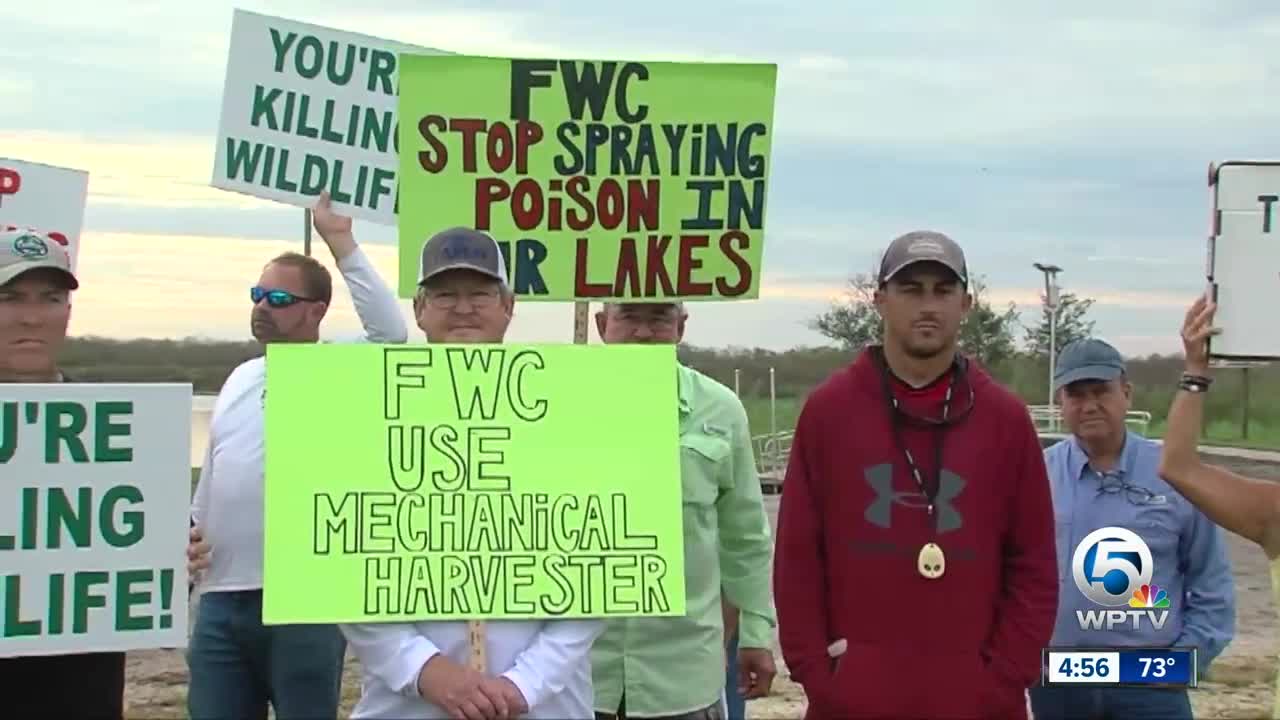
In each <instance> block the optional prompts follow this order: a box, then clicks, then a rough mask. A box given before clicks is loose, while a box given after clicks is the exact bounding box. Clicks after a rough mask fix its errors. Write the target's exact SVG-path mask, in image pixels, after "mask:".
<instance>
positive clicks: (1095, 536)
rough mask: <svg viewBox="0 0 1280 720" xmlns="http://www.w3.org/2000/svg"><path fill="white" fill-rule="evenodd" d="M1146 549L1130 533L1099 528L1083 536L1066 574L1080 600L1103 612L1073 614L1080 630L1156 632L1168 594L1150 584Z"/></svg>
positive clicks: (1166, 612)
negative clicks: (1150, 629)
mask: <svg viewBox="0 0 1280 720" xmlns="http://www.w3.org/2000/svg"><path fill="white" fill-rule="evenodd" d="M1154 569H1155V568H1154V566H1153V565H1152V562H1151V548H1149V547H1147V544H1146V543H1145V542H1143V540H1142V538H1141V537H1139V536H1138V535H1137V533H1134V532H1133V531H1131V530H1126V529H1124V528H1118V527H1105V528H1099V529H1097V530H1094V531H1093V532H1091V533H1089V534H1088V535H1087V536H1086V537H1085V539H1084V540H1082V541H1081V542H1080V544H1079V545H1077V546H1076V552H1075V555H1074V556H1073V557H1072V558H1071V573H1072V575H1074V576H1075V581H1076V587H1077V588H1079V589H1080V592H1081V593H1083V594H1084V596H1085V597H1086V598H1088V599H1089V600H1090V601H1092V602H1093V603H1095V604H1098V605H1102V606H1104V607H1107V608H1120V607H1126V606H1127V607H1128V608H1129V609H1128V610H1120V609H1111V610H1077V611H1076V621H1077V622H1079V624H1080V629H1081V630H1104V629H1105V630H1112V629H1115V628H1116V627H1124V626H1130V627H1132V628H1133V629H1134V630H1139V629H1141V628H1142V627H1143V625H1144V624H1149V625H1150V626H1151V627H1153V628H1155V629H1156V630H1159V629H1161V628H1163V627H1164V624H1165V621H1167V620H1168V619H1169V610H1168V607H1169V594H1168V593H1167V592H1165V591H1164V590H1163V589H1161V588H1160V586H1159V585H1153V584H1151V574H1152V572H1153V570H1154Z"/></svg>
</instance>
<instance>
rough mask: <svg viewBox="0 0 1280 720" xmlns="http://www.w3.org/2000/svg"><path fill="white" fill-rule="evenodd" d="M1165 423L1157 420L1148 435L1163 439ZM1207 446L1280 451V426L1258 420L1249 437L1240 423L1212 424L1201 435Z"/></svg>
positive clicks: (1252, 423) (1254, 422)
mask: <svg viewBox="0 0 1280 720" xmlns="http://www.w3.org/2000/svg"><path fill="white" fill-rule="evenodd" d="M1164 431H1165V421H1164V420H1163V419H1161V420H1157V421H1155V422H1153V423H1152V424H1151V428H1150V430H1148V432H1147V435H1148V436H1149V437H1163V436H1164ZM1200 437H1201V438H1203V440H1202V442H1203V443H1204V444H1206V445H1226V446H1230V447H1239V448H1252V449H1255V450H1280V424H1277V423H1269V424H1267V423H1262V422H1259V421H1257V420H1254V421H1251V422H1250V423H1249V437H1247V438H1246V437H1244V436H1243V434H1242V433H1241V427H1240V423H1239V422H1238V421H1236V422H1233V421H1229V420H1215V421H1213V422H1210V423H1209V424H1208V426H1207V427H1206V428H1205V430H1204V432H1203V433H1201V435H1200Z"/></svg>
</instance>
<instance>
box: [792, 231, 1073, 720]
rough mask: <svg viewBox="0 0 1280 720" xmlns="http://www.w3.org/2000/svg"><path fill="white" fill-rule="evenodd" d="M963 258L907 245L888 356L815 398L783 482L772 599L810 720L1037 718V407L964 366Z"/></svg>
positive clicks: (1045, 597)
mask: <svg viewBox="0 0 1280 720" xmlns="http://www.w3.org/2000/svg"><path fill="white" fill-rule="evenodd" d="M968 277H969V276H968V269H967V266H966V263H965V257H964V253H963V252H962V251H961V249H960V246H959V245H957V244H956V243H955V242H954V241H953V240H952V239H951V238H949V237H947V236H946V235H943V234H941V233H937V232H927V231H920V232H912V233H908V234H906V235H903V236H901V237H899V238H897V239H895V240H894V241H893V242H892V243H890V245H889V247H888V249H887V250H886V251H885V253H884V255H883V257H882V258H881V264H880V270H879V274H878V280H879V287H878V289H877V290H876V293H875V307H876V309H877V310H878V312H879V314H880V317H881V319H882V321H883V324H884V339H883V344H881V345H873V346H869V347H867V348H865V349H863V350H862V351H861V352H860V353H859V355H858V357H857V359H856V360H855V361H854V362H853V363H852V365H850V366H849V367H847V368H845V369H843V370H838V371H836V372H835V373H834V374H833V375H832V376H831V377H830V378H828V379H827V380H826V381H825V382H824V383H822V384H821V385H820V386H818V387H817V388H816V389H815V390H814V391H813V392H812V393H811V394H810V395H809V397H808V399H807V400H806V402H805V404H804V408H803V410H802V411H801V413H800V418H799V420H798V422H797V425H796V430H795V436H794V438H793V441H792V448H791V456H790V459H789V461H788V465H787V471H786V475H785V477H784V479H783V483H782V489H783V490H782V500H781V506H780V508H779V513H778V541H777V551H776V554H775V557H774V584H773V594H774V602H775V603H776V604H777V607H778V629H779V635H780V641H781V645H782V652H783V656H784V658H785V659H786V662H787V667H788V668H789V669H790V671H791V676H792V678H793V679H794V680H795V681H796V682H799V683H800V684H801V685H803V686H804V689H805V693H806V694H807V695H808V699H809V705H808V711H807V714H806V717H807V718H829V717H901V718H905V717H914V718H924V717H928V718H977V717H1008V718H1022V717H1025V716H1026V693H1025V689H1026V688H1027V687H1029V686H1030V685H1031V684H1032V683H1033V682H1035V680H1036V679H1037V678H1038V677H1039V675H1040V653H1041V650H1042V649H1043V648H1044V647H1045V646H1046V644H1047V643H1048V641H1049V636H1050V634H1051V632H1052V629H1053V620H1054V611H1055V608H1056V604H1057V594H1058V586H1057V576H1056V567H1055V565H1054V554H1053V508H1052V504H1051V501H1050V497H1049V484H1048V480H1047V478H1046V477H1045V467H1044V456H1043V455H1042V453H1041V449H1040V442H1039V438H1038V437H1037V435H1036V431H1035V427H1034V426H1033V425H1032V422H1031V417H1030V414H1029V413H1028V412H1027V408H1026V405H1025V404H1023V402H1022V401H1021V400H1020V399H1019V398H1018V397H1017V396H1016V395H1014V394H1013V393H1012V392H1010V391H1009V390H1007V389H1005V388H1003V387H1001V386H1000V385H999V384H998V383H997V382H996V381H995V380H994V379H992V377H991V376H990V375H988V374H987V372H986V371H985V370H983V369H982V368H981V367H979V366H978V364H977V363H976V362H974V361H972V360H970V359H969V358H968V357H966V356H964V355H962V354H961V353H959V352H958V348H957V338H958V335H959V330H960V324H961V322H963V320H964V317H965V315H966V314H967V313H968V311H969V310H970V307H971V306H972V302H973V299H972V296H971V295H970V294H969V292H968Z"/></svg>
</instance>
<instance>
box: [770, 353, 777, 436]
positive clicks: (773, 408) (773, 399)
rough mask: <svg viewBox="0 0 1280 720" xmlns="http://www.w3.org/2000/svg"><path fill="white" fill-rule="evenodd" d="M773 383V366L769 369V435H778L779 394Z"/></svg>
mask: <svg viewBox="0 0 1280 720" xmlns="http://www.w3.org/2000/svg"><path fill="white" fill-rule="evenodd" d="M776 388H777V386H776V385H774V382H773V366H770V367H769V434H770V435H777V434H778V393H777V389H776Z"/></svg>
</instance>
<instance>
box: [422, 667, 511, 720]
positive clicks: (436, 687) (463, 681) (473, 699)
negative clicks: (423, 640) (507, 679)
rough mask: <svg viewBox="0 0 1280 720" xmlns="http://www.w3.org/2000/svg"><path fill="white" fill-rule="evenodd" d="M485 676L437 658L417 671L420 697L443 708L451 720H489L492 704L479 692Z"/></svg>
mask: <svg viewBox="0 0 1280 720" xmlns="http://www.w3.org/2000/svg"><path fill="white" fill-rule="evenodd" d="M484 679H485V676H484V674H482V673H479V672H476V671H475V670H472V669H471V668H469V667H467V666H465V665H459V664H458V663H456V662H454V661H452V660H450V659H449V658H447V657H445V656H444V655H434V656H432V658H431V659H430V660H428V661H427V664H426V665H423V666H422V670H421V671H419V672H418V694H420V695H422V697H424V698H426V699H427V700H428V701H430V702H432V703H434V704H436V705H438V706H440V708H441V709H443V710H444V711H445V712H447V713H449V717H451V718H466V719H467V720H473V719H474V720H490V719H491V718H493V717H494V715H495V709H494V707H493V703H491V702H489V700H488V699H486V698H484V696H483V695H481V694H480V693H479V687H480V683H481V682H483V681H484Z"/></svg>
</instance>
